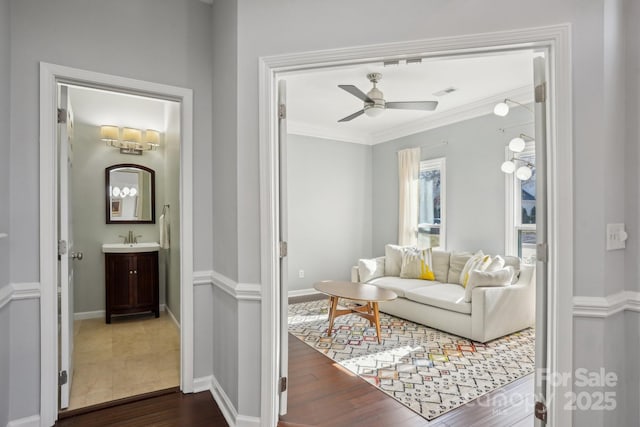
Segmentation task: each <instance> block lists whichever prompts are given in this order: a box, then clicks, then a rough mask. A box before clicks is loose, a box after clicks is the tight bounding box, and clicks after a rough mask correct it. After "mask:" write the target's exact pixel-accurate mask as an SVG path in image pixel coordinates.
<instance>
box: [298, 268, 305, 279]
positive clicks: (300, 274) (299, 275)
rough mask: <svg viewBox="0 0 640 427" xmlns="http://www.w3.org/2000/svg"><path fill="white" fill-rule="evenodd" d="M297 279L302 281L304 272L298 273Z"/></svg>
mask: <svg viewBox="0 0 640 427" xmlns="http://www.w3.org/2000/svg"><path fill="white" fill-rule="evenodd" d="M298 277H299V278H301V279H304V270H300V271H298Z"/></svg>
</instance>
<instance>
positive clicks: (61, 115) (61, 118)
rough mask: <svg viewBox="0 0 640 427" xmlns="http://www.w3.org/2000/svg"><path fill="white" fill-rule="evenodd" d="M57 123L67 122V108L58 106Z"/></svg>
mask: <svg viewBox="0 0 640 427" xmlns="http://www.w3.org/2000/svg"><path fill="white" fill-rule="evenodd" d="M58 123H67V110H65V109H64V108H58Z"/></svg>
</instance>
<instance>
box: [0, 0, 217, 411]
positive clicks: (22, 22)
mask: <svg viewBox="0 0 640 427" xmlns="http://www.w3.org/2000/svg"><path fill="white" fill-rule="evenodd" d="M10 4H11V7H10V11H9V12H10V13H9V19H10V21H11V37H10V39H11V58H10V64H11V76H12V78H11V87H12V93H11V126H10V128H11V133H10V138H9V142H8V144H10V145H9V146H10V151H11V154H10V160H9V162H7V163H6V164H8V165H10V177H11V180H12V181H14V180H15V182H20V186H19V187H20V188H19V189H17V188H14V189H12V190H10V191H11V194H10V198H9V200H10V207H11V209H10V218H11V219H10V221H11V223H10V230H11V234H12V238H11V251H10V254H11V255H10V262H11V265H12V266H13V268H12V269H11V274H10V281H11V282H14V283H20V282H37V281H38V280H39V260H38V256H37V254H38V253H39V241H38V236H39V234H38V233H39V215H40V209H39V205H38V191H39V190H38V180H39V174H38V171H39V145H38V144H39V140H38V125H37V124H38V120H39V119H38V117H39V100H38V93H39V68H38V63H39V62H40V61H45V62H50V63H54V64H60V65H65V66H70V67H76V68H81V69H86V70H90V71H97V72H103V73H108V74H115V75H119V76H124V77H130V78H136V79H141V80H147V81H152V82H157V83H164V84H170V85H175V86H181V87H187V88H191V89H193V91H194V103H193V107H194V108H193V111H194V135H193V143H194V147H193V160H194V163H193V170H192V171H188V173H192V174H193V183H194V198H193V200H194V209H193V212H194V215H193V218H186V219H185V218H183V220H188V221H193V229H194V230H195V231H196V232H195V233H194V248H193V249H194V250H193V253H194V269H195V270H211V268H212V247H213V246H212V237H211V229H212V217H211V207H212V192H211V184H210V183H211V181H212V179H211V176H212V174H211V156H212V151H211V150H212V148H211V147H212V145H211V117H212V110H211V103H212V99H211V76H212V70H211V54H212V52H211V14H210V13H211V7H210V6H209V5H206V4H204V3H202V2H200V1H198V0H161V1H158V0H133V1H124V0H117V1H114V2H108V3H105V2H102V1H98V0H89V1H86V0H59V1H56V2H49V1H42V0H12V1H11V2H10ZM3 18H4V16H3ZM105 22H108V23H109V26H108V28H106V27H105ZM144 23H152V25H145V24H144ZM5 28H6V26H5V25H2V30H1V31H3V34H4V31H6V30H5ZM52 34H55V37H52V36H51V35H52ZM3 40H4V37H3ZM0 58H2V57H1V56H0ZM0 61H4V58H2V59H0ZM3 63H4V62H3ZM3 81H4V80H3ZM0 144H2V147H3V150H6V148H7V142H6V140H3V141H2V142H1V143H0ZM0 166H2V165H1V164H0ZM0 188H3V187H0ZM0 191H6V190H0ZM0 195H2V194H0ZM3 209H4V207H3ZM0 244H2V243H0ZM13 304H14V303H12V305H13ZM17 307H19V306H17ZM32 308H33V309H32ZM198 309H199V310H200V311H198ZM202 309H203V307H201V306H200V307H197V308H196V311H195V313H194V317H195V323H196V324H199V323H201V322H202V323H205V324H206V323H208V322H210V319H209V318H208V317H209V316H210V313H209V312H208V310H209V309H207V308H205V310H206V311H205V312H202ZM12 312H13V310H12ZM16 312H19V313H20V317H22V316H27V315H28V316H29V318H28V319H20V320H24V321H13V319H12V322H11V325H12V334H15V335H16V336H18V335H20V336H22V335H24V336H26V337H31V336H35V337H38V336H39V316H38V313H39V309H38V307H37V304H35V307H31V306H29V307H25V310H20V311H18V310H17V309H16ZM206 327H210V326H206ZM20 344H21V345H22V344H24V346H23V347H22V348H20V352H21V354H28V355H35V357H34V358H31V357H17V356H16V357H15V358H12V362H13V361H15V363H12V365H11V373H12V374H11V375H12V378H13V376H15V378H21V377H23V378H25V379H26V380H25V381H23V382H22V384H24V386H20V387H16V388H12V389H11V393H12V400H11V402H12V403H11V406H12V407H11V411H10V412H11V419H16V418H20V417H24V416H30V415H34V414H38V413H39V398H40V387H39V383H38V382H32V381H31V380H30V376H31V375H32V373H35V375H38V374H39V367H40V361H39V357H38V355H39V346H38V340H35V341H30V340H25V341H23V342H22V341H21V343H20ZM198 350H199V351H206V350H208V347H207V346H204V347H198ZM12 353H13V347H12ZM194 364H195V366H194V369H195V370H196V372H200V373H203V372H204V373H210V372H211V355H208V354H202V353H196V354H195V361H194ZM0 368H2V367H0Z"/></svg>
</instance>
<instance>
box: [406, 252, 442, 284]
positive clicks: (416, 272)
mask: <svg viewBox="0 0 640 427" xmlns="http://www.w3.org/2000/svg"><path fill="white" fill-rule="evenodd" d="M400 277H401V278H402V279H422V280H436V277H435V275H434V274H433V262H431V248H429V249H418V248H406V249H405V250H404V251H403V252H402V268H401V269H400Z"/></svg>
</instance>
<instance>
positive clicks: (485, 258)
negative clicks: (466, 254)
mask: <svg viewBox="0 0 640 427" xmlns="http://www.w3.org/2000/svg"><path fill="white" fill-rule="evenodd" d="M489 264H491V256H490V255H485V254H484V253H483V252H482V251H478V252H476V253H475V254H474V255H473V256H472V257H471V258H469V261H467V263H466V264H465V265H464V268H463V269H462V272H461V273H460V284H461V285H462V286H464V287H467V282H468V281H469V272H471V271H472V270H480V271H484V270H486V269H487V267H488V266H489Z"/></svg>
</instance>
